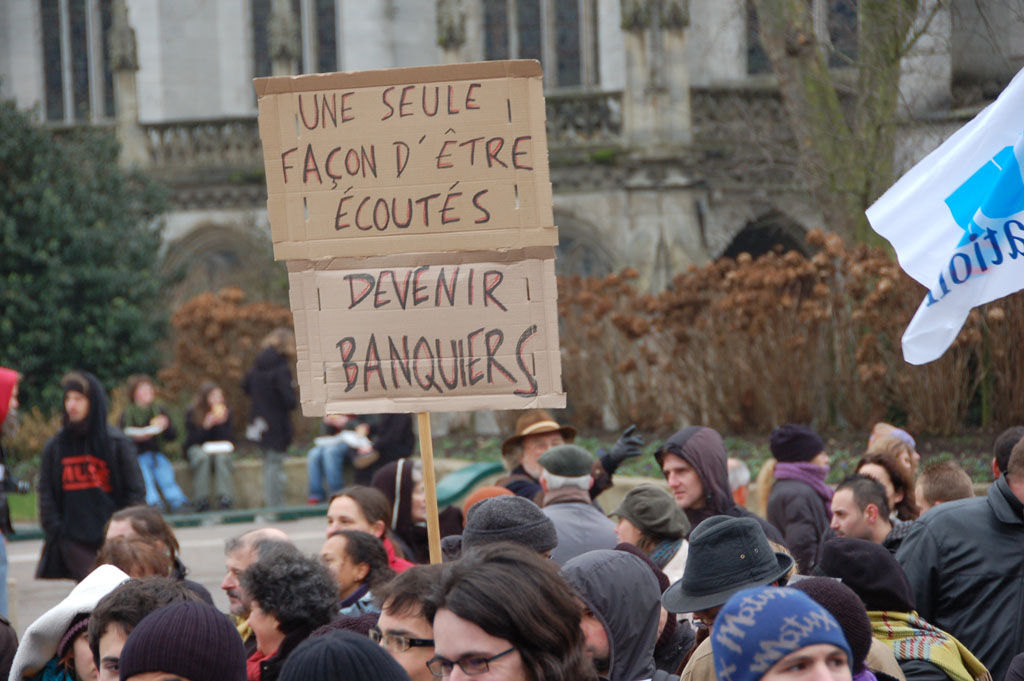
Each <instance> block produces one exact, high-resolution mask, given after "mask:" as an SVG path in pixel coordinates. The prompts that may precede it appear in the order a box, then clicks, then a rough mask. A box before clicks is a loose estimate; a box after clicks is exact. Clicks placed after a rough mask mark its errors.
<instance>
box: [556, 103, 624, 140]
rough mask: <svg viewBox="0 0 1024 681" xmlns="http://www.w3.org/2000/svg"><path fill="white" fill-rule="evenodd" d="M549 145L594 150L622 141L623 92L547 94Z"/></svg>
mask: <svg viewBox="0 0 1024 681" xmlns="http://www.w3.org/2000/svg"><path fill="white" fill-rule="evenodd" d="M546 103H547V131H548V147H549V148H551V149H572V150H577V149H579V150H582V149H594V148H607V147H615V146H620V145H621V144H622V92H621V91H612V92H600V91H589V90H584V91H573V92H555V93H549V94H548V95H547V97H546Z"/></svg>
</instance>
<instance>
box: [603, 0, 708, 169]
mask: <svg viewBox="0 0 1024 681" xmlns="http://www.w3.org/2000/svg"><path fill="white" fill-rule="evenodd" d="M620 2H621V5H620V7H621V17H622V30H623V32H624V33H625V44H626V92H625V94H624V97H623V133H624V135H625V138H626V142H627V144H629V145H630V146H631V147H634V148H636V149H638V150H642V151H645V152H647V153H654V152H657V151H670V150H671V148H672V147H676V146H679V145H684V144H688V143H689V142H690V140H691V134H692V133H691V130H692V122H691V116H690V76H689V71H688V69H687V64H686V54H685V51H686V27H687V26H688V25H689V23H690V12H689V4H688V0H620Z"/></svg>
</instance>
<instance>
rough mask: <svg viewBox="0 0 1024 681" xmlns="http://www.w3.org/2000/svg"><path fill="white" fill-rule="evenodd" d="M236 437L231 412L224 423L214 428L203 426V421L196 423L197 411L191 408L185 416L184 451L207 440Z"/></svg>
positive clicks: (229, 440) (220, 440) (223, 440)
mask: <svg viewBox="0 0 1024 681" xmlns="http://www.w3.org/2000/svg"><path fill="white" fill-rule="evenodd" d="M234 439H235V433H234V429H233V427H232V425H231V412H230V411H229V412H228V419H227V421H225V422H224V423H218V424H217V425H215V426H214V427H213V428H210V429H206V428H203V425H202V422H199V423H196V415H195V412H194V411H192V410H189V412H188V415H187V416H186V417H185V445H184V446H183V447H182V451H184V452H188V449H189V447H193V446H195V445H202V444H205V443H207V442H233V441H234Z"/></svg>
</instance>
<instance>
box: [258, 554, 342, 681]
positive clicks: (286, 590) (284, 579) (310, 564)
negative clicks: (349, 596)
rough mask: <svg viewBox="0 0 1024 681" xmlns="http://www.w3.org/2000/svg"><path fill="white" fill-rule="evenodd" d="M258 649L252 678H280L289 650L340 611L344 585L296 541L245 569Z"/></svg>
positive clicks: (261, 679)
mask: <svg viewBox="0 0 1024 681" xmlns="http://www.w3.org/2000/svg"><path fill="white" fill-rule="evenodd" d="M241 581H242V588H243V589H244V590H245V593H246V595H248V596H249V598H250V600H251V609H250V614H249V626H251V627H252V631H253V634H254V635H255V636H256V650H255V652H253V653H252V655H251V656H250V657H249V659H248V661H247V663H246V671H247V675H248V678H249V681H276V679H277V677H278V675H279V674H280V673H281V667H282V666H284V663H285V660H286V659H287V658H288V655H289V654H290V653H291V651H293V650H294V649H295V648H296V646H298V645H299V644H300V643H302V642H303V641H304V640H305V639H306V638H307V637H308V636H309V635H310V634H311V633H312V632H313V631H315V630H316V629H318V628H319V627H321V626H323V625H325V624H327V623H328V622H330V621H331V618H332V617H333V616H334V611H335V604H336V603H337V599H338V589H337V587H336V586H335V583H334V580H333V579H331V575H330V573H329V572H328V571H327V568H325V567H324V566H323V565H321V564H320V563H319V562H317V561H315V560H313V559H312V558H307V557H305V556H303V555H302V554H301V553H300V552H299V551H298V549H296V548H295V547H294V546H291V545H290V544H283V543H282V544H281V546H275V547H273V548H271V549H270V550H269V551H268V553H267V554H266V555H262V556H260V558H259V560H257V561H256V562H255V563H253V564H252V565H251V566H249V568H248V569H247V570H246V571H245V572H243V573H242V577H241Z"/></svg>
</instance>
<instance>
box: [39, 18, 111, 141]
mask: <svg viewBox="0 0 1024 681" xmlns="http://www.w3.org/2000/svg"><path fill="white" fill-rule="evenodd" d="M39 9H40V19H41V24H42V29H43V36H42V37H43V45H42V50H43V83H44V90H45V101H46V120H48V121H51V122H55V123H74V122H76V121H97V120H100V119H104V118H113V117H114V77H113V73H112V72H111V71H110V59H109V57H108V56H107V55H108V50H107V34H108V32H109V30H110V24H111V14H110V0H41V2H40V3H39Z"/></svg>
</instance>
